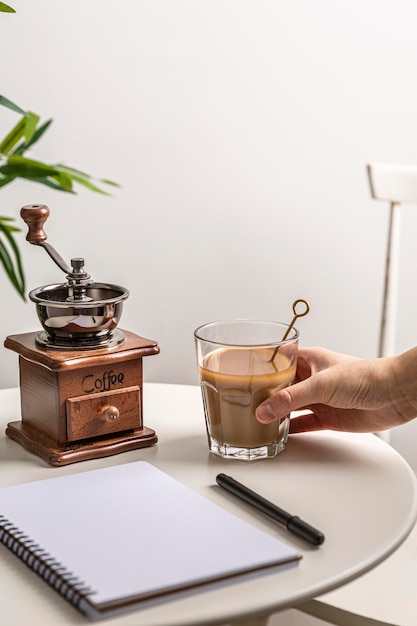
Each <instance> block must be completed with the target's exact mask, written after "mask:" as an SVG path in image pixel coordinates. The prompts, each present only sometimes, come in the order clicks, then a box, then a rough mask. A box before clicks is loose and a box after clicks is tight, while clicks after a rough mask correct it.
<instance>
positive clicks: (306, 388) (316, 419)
mask: <svg viewBox="0 0 417 626" xmlns="http://www.w3.org/2000/svg"><path fill="white" fill-rule="evenodd" d="M410 367H411V372H410ZM416 374H417V348H415V349H413V350H411V351H409V352H407V353H405V354H404V355H401V356H400V357H387V358H380V359H370V360H363V359H358V358H355V357H352V356H347V355H343V354H338V353H335V352H331V351H329V350H325V349H324V348H300V350H299V354H298V364H297V376H296V382H295V384H294V385H292V386H290V387H287V388H286V389H282V390H281V391H279V392H277V393H276V394H274V395H273V396H271V397H270V398H268V399H267V400H265V401H264V402H263V403H262V404H260V405H259V407H258V408H257V410H256V417H257V419H258V421H259V422H261V423H270V422H272V421H274V420H279V419H282V418H283V417H284V416H285V415H288V414H289V413H290V411H295V410H300V409H309V410H310V411H311V413H307V414H304V415H300V416H298V417H294V418H293V419H291V422H290V433H300V432H305V431H310V430H323V429H330V430H341V431H351V432H375V431H380V430H385V429H387V428H391V427H393V426H396V425H398V424H402V423H404V422H406V421H408V420H409V419H412V418H413V417H415V416H416V415H417V385H416V383H415V381H416Z"/></svg>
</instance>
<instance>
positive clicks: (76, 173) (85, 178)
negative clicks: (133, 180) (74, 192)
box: [56, 163, 120, 195]
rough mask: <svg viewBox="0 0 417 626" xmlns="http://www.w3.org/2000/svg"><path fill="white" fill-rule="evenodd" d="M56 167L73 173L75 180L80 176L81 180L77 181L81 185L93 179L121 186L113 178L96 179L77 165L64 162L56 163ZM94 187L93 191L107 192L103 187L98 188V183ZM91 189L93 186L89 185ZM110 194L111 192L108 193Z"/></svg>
mask: <svg viewBox="0 0 417 626" xmlns="http://www.w3.org/2000/svg"><path fill="white" fill-rule="evenodd" d="M56 167H57V168H58V169H60V170H63V171H64V172H67V173H68V174H70V175H72V176H73V178H74V180H77V179H76V177H78V178H79V179H82V182H81V180H77V182H79V183H80V185H84V186H88V185H86V183H87V182H88V181H92V180H97V181H98V182H99V183H103V184H105V185H112V186H113V187H120V185H119V183H116V182H114V181H113V180H108V179H107V178H97V179H95V178H94V177H93V176H90V174H86V173H85V172H81V171H80V170H77V169H76V168H75V167H70V166H69V165H64V164H63V163H58V164H57V165H56ZM93 187H94V189H92V191H97V190H98V192H99V193H106V192H103V191H102V190H101V189H98V188H97V187H96V185H94V184H93ZM89 189H91V187H89ZM107 195H109V194H107Z"/></svg>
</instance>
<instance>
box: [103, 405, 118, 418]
mask: <svg viewBox="0 0 417 626" xmlns="http://www.w3.org/2000/svg"><path fill="white" fill-rule="evenodd" d="M102 415H103V417H104V419H105V420H106V421H107V422H114V421H115V420H117V418H118V417H119V415H120V413H119V409H118V408H117V407H116V406H106V407H104V409H103V411H102Z"/></svg>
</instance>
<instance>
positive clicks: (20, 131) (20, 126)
mask: <svg viewBox="0 0 417 626" xmlns="http://www.w3.org/2000/svg"><path fill="white" fill-rule="evenodd" d="M24 135H25V117H24V116H23V117H22V118H21V119H20V120H19V121H18V122H17V124H16V125H15V126H13V128H12V130H11V131H10V132H9V133H8V134H7V135H6V136H5V138H4V139H3V141H2V142H1V143H0V153H2V154H8V153H9V152H10V150H11V149H12V148H13V146H15V145H16V144H17V142H18V141H20V139H22V137H24Z"/></svg>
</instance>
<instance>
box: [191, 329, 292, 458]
mask: <svg viewBox="0 0 417 626" xmlns="http://www.w3.org/2000/svg"><path fill="white" fill-rule="evenodd" d="M288 328H289V327H288V325H287V324H282V323H281V322H268V321H257V320H232V321H220V322H212V323H209V324H205V325H203V326H200V327H199V328H197V329H196V330H195V332H194V338H195V345H196V351H197V363H198V369H199V374H200V381H201V390H202V394H203V404H204V414H205V420H206V428H207V437H208V445H209V449H210V450H211V452H214V453H215V454H218V455H220V456H221V457H224V458H228V459H243V460H247V461H252V460H255V459H263V458H270V457H275V456H276V455H277V454H278V453H279V452H282V451H283V450H284V449H285V445H286V443H287V438H288V428H289V420H290V416H289V415H287V416H286V417H284V418H282V419H281V420H280V421H276V422H272V423H271V424H261V423H260V422H258V421H257V419H256V417H255V410H256V408H257V407H258V406H259V404H261V402H263V401H264V400H266V399H267V398H269V397H270V396H272V395H273V394H274V393H276V392H277V391H279V390H280V389H283V388H284V387H288V386H289V385H291V384H292V382H293V381H294V378H295V370H296V367H297V354H298V339H299V332H298V330H297V329H296V328H294V327H293V328H292V329H291V330H290V332H289V334H288V337H287V338H286V339H285V340H283V337H284V335H285V333H286V332H287V331H288Z"/></svg>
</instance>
